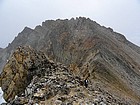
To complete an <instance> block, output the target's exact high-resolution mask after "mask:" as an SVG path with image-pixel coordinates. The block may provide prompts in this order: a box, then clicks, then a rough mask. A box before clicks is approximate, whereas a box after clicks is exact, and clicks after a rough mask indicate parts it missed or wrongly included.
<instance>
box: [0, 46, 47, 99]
mask: <svg viewBox="0 0 140 105" xmlns="http://www.w3.org/2000/svg"><path fill="white" fill-rule="evenodd" d="M44 60H46V56H45V55H44V54H43V53H41V52H37V51H35V50H33V49H32V48H31V47H29V46H25V47H18V48H17V49H16V50H15V52H14V53H13V54H12V56H11V57H10V58H9V60H8V61H7V63H6V65H5V66H4V69H3V72H2V73H1V76H0V86H1V87H2V90H3V91H4V99H5V100H6V101H10V100H13V99H14V98H15V95H19V94H20V93H22V92H23V91H24V90H25V88H26V86H27V85H28V84H29V83H30V81H31V80H32V77H33V75H34V74H35V73H37V71H36V69H37V68H38V67H40V66H41V65H42V63H43V62H44Z"/></svg>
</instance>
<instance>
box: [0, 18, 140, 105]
mask: <svg viewBox="0 0 140 105" xmlns="http://www.w3.org/2000/svg"><path fill="white" fill-rule="evenodd" d="M139 62H140V47H138V46H136V45H134V44H133V43H131V42H129V41H128V40H127V39H126V38H125V36H124V35H121V34H119V33H117V32H114V31H113V29H111V28H106V27H104V26H100V25H99V24H98V23H96V22H95V21H92V20H90V19H88V18H83V17H79V18H76V19H74V18H72V19H70V20H67V19H66V20H60V19H58V20H47V21H45V22H43V23H42V25H39V26H37V27H36V28H35V29H30V28H28V27H25V28H24V30H23V31H22V32H21V33H19V35H18V36H17V37H16V38H15V39H14V40H13V42H12V43H11V44H9V45H8V47H6V48H5V49H1V50H0V68H1V77H0V85H1V87H2V90H3V91H4V98H5V100H6V101H7V102H8V104H13V105H15V104H17V105H19V104H29V105H30V104H36V103H38V104H40V105H98V104H99V105H139V103H140V63H139ZM85 81H88V83H87V82H85Z"/></svg>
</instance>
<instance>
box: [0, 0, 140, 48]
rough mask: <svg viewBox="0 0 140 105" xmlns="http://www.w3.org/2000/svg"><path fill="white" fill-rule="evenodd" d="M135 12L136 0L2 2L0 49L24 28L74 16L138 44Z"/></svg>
mask: <svg viewBox="0 0 140 105" xmlns="http://www.w3.org/2000/svg"><path fill="white" fill-rule="evenodd" d="M0 3H1V2H0ZM139 11H140V2H139V0H86V1H85V0H4V1H3V3H1V6H0V14H1V17H0V23H1V24H0V37H1V38H0V46H2V47H5V46H6V45H7V43H9V42H11V41H12V40H13V38H14V37H15V36H16V35H17V34H18V33H19V32H20V31H22V29H23V28H24V27H25V26H29V27H31V28H34V27H35V26H36V25H38V24H41V22H42V21H45V20H47V19H58V18H61V19H65V18H69V19H70V18H71V17H77V16H85V17H89V18H91V19H92V20H95V21H97V22H98V23H100V24H101V25H104V26H107V27H112V28H113V29H114V30H115V31H117V32H120V33H122V34H124V35H125V36H126V37H127V38H129V40H131V41H133V42H134V43H136V44H138V45H140V42H138V41H137V40H138V39H139V40H140V38H139V37H138V35H139V33H140V12H139ZM1 29H2V30H1ZM134 36H135V38H137V39H135V38H134ZM132 39H133V40H132Z"/></svg>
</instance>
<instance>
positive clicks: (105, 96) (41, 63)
mask: <svg viewBox="0 0 140 105" xmlns="http://www.w3.org/2000/svg"><path fill="white" fill-rule="evenodd" d="M0 82H1V86H2V90H3V91H4V98H5V100H6V101H7V102H8V103H7V104H8V105H9V104H10V105H11V104H12V105H32V104H34V105H35V104H39V105H42V104H43V105H62V104H64V105H68V104H70V105H81V104H82V105H86V104H88V105H89V104H100V105H104V104H105V105H106V104H111V105H112V104H121V105H122V104H127V105H128V104H131V103H133V104H134V103H135V102H134V101H130V100H128V99H125V98H120V97H117V96H113V95H112V94H111V93H109V92H107V91H105V90H103V89H102V88H101V87H100V86H98V85H97V84H95V83H94V82H92V81H88V82H89V83H88V84H87V82H86V81H85V80H83V79H82V78H80V77H78V76H75V75H74V74H73V73H72V71H71V70H70V69H68V67H66V66H64V65H62V64H61V63H54V62H53V61H51V60H49V59H48V58H47V56H45V54H43V53H41V52H37V51H36V50H34V49H32V48H31V47H29V46H24V47H18V48H17V49H16V50H15V51H14V53H13V54H12V56H11V57H10V59H9V61H8V62H7V63H6V65H5V67H4V69H3V72H2V74H1V80H0Z"/></svg>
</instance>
